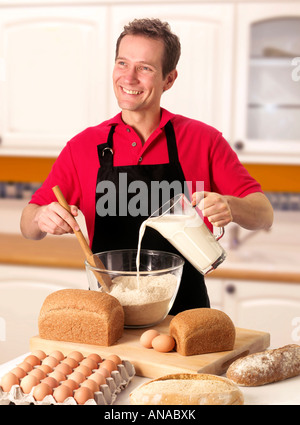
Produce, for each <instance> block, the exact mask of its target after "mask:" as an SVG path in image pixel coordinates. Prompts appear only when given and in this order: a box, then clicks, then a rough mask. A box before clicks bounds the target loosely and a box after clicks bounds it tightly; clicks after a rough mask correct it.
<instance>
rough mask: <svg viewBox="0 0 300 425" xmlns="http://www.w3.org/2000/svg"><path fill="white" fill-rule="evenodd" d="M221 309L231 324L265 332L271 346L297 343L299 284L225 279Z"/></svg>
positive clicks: (299, 324)
mask: <svg viewBox="0 0 300 425" xmlns="http://www.w3.org/2000/svg"><path fill="white" fill-rule="evenodd" d="M224 285H225V287H224V311H225V312H226V313H227V314H228V315H229V316H230V317H231V319H232V320H233V322H234V324H235V326H237V327H241V328H247V329H254V330H259V331H265V332H269V333H270V334H271V346H272V347H279V346H282V345H285V344H299V341H300V284H292V283H290V284H289V283H277V282H253V281H246V280H245V281H234V280H232V281H226V282H225V284H224Z"/></svg>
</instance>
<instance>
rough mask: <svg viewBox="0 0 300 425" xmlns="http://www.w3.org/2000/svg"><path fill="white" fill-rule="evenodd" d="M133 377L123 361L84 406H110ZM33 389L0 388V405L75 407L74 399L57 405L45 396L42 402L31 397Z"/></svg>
mask: <svg viewBox="0 0 300 425" xmlns="http://www.w3.org/2000/svg"><path fill="white" fill-rule="evenodd" d="M134 375H135V369H134V366H133V364H132V363H130V362H129V361H128V360H123V361H122V364H119V365H118V370H114V371H112V372H111V377H110V378H106V384H104V385H100V389H101V391H98V392H96V393H94V399H90V400H87V401H86V402H85V403H84V404H85V405H112V404H113V403H114V402H115V401H116V399H117V396H118V394H119V393H120V392H121V391H122V390H124V389H125V388H126V387H127V386H128V384H129V382H130V381H131V380H132V378H133V377H134ZM33 391H34V387H33V388H32V390H31V391H30V393H29V394H24V393H23V391H22V390H21V388H20V386H19V385H13V386H12V387H11V389H10V391H9V392H4V391H2V389H1V387H0V405H5V404H16V405H28V404H36V405H49V404H55V405H76V404H77V402H76V400H75V399H74V397H68V398H67V399H66V400H65V401H64V402H63V403H57V402H56V400H55V399H54V397H53V396H52V395H47V396H46V397H45V398H44V399H43V400H42V401H36V400H35V399H34V397H33Z"/></svg>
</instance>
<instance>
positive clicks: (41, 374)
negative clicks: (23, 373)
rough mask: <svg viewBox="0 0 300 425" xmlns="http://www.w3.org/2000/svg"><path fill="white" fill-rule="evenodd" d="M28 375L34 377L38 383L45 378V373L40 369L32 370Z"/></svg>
mask: <svg viewBox="0 0 300 425" xmlns="http://www.w3.org/2000/svg"><path fill="white" fill-rule="evenodd" d="M28 375H32V376H36V377H37V379H38V380H39V381H41V380H42V379H44V378H46V373H45V372H44V371H43V370H42V369H38V368H34V369H32V370H31V371H30V372H29V373H28Z"/></svg>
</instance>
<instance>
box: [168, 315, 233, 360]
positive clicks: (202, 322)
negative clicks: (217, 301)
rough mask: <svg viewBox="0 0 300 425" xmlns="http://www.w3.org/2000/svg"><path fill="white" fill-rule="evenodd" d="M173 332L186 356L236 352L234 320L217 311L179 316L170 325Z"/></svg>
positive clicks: (177, 345) (177, 348)
mask: <svg viewBox="0 0 300 425" xmlns="http://www.w3.org/2000/svg"><path fill="white" fill-rule="evenodd" d="M169 333H170V335H171V336H172V337H173V338H174V339H175V341H176V351H177V352H178V353H179V354H181V355H182V356H191V355H195V354H205V353H215V352H218V351H229V350H232V349H233V347H234V342H235V334H236V332H235V327H234V324H233V322H232V320H231V319H230V317H229V316H228V315H227V314H225V313H224V312H223V311H220V310H216V309H213V308H194V309H191V310H185V311H182V312H181V313H178V314H177V315H176V316H175V317H173V319H172V320H171V322H170V327H169Z"/></svg>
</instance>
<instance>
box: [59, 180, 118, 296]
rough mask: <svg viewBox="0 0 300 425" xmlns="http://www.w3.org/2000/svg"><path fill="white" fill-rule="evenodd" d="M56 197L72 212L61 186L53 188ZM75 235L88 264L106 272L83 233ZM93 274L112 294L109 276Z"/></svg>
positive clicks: (78, 232) (98, 273) (78, 231)
mask: <svg viewBox="0 0 300 425" xmlns="http://www.w3.org/2000/svg"><path fill="white" fill-rule="evenodd" d="M52 190H53V192H54V195H55V196H56V199H57V200H58V202H59V204H60V205H61V206H62V207H64V208H65V209H66V210H67V211H69V212H71V208H70V206H69V204H68V203H67V201H66V199H65V197H64V195H63V194H62V192H61V190H60V188H59V186H54V187H53V188H52ZM73 231H74V233H75V236H76V237H77V240H78V242H79V243H80V246H81V248H82V250H83V252H84V254H85V258H86V259H87V261H88V263H89V264H90V265H91V266H92V267H96V268H97V269H102V270H105V267H104V265H103V263H102V261H101V260H100V259H99V258H98V257H97V256H95V255H93V252H92V251H91V249H90V247H89V245H88V243H87V241H86V239H85V237H84V235H83V233H82V231H81V230H80V229H79V230H73ZM93 273H94V275H95V277H96V279H97V280H98V282H99V284H100V285H101V286H102V287H103V288H104V290H105V291H106V292H110V288H111V286H112V281H111V279H110V276H109V274H107V273H103V274H101V273H100V272H98V271H96V270H93Z"/></svg>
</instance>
